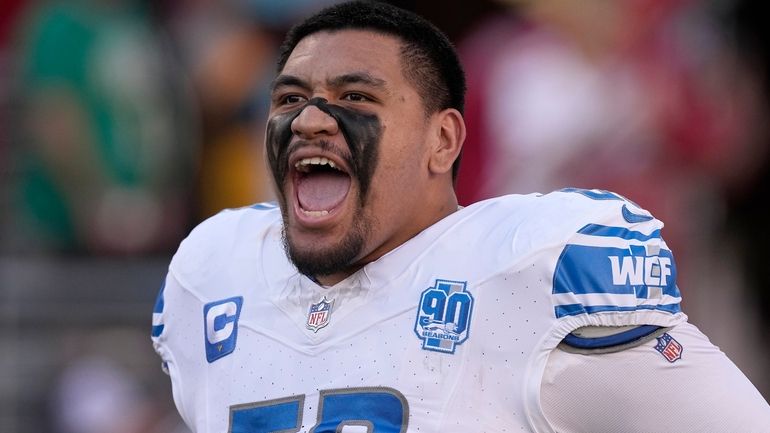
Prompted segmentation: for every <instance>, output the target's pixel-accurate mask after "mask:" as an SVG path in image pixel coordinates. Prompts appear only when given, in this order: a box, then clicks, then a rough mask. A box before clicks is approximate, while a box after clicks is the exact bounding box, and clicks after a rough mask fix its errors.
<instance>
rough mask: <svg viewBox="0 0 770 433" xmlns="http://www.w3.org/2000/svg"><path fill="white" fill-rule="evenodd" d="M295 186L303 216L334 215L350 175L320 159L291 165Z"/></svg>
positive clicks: (348, 188) (341, 200) (307, 158)
mask: <svg viewBox="0 0 770 433" xmlns="http://www.w3.org/2000/svg"><path fill="white" fill-rule="evenodd" d="M294 172H295V175H294V187H295V191H296V195H297V203H298V204H299V208H300V210H301V211H302V213H304V214H305V215H306V216H310V217H323V216H326V215H328V214H329V213H330V212H333V211H334V209H335V208H337V207H338V206H339V205H340V204H342V202H344V201H345V198H346V197H347V195H348V192H349V191H350V184H351V178H350V175H349V174H348V173H347V172H346V171H345V170H343V169H342V168H340V166H339V164H337V163H335V162H334V161H332V160H330V159H329V158H326V157H323V156H313V157H306V158H301V159H299V160H297V162H295V163H294Z"/></svg>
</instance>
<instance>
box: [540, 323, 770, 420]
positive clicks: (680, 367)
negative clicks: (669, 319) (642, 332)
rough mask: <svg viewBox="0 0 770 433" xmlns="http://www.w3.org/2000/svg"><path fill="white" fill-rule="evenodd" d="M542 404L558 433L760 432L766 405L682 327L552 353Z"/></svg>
mask: <svg viewBox="0 0 770 433" xmlns="http://www.w3.org/2000/svg"><path fill="white" fill-rule="evenodd" d="M541 403H542V407H543V411H544V413H545V416H546V418H547V420H548V422H549V424H550V428H551V429H552V430H551V431H558V432H563V433H578V432H591V433H605V432H606V433H614V432H620V431H622V432H627V433H648V432H681V433H709V432H713V433H717V432H745V433H761V432H767V431H768V428H770V406H768V403H767V402H766V401H765V399H764V398H763V397H762V395H761V394H760V393H759V392H758V391H757V389H756V388H755V387H754V386H753V385H752V384H751V382H750V381H749V380H748V379H747V378H746V376H745V375H744V374H743V373H742V372H741V371H740V370H739V369H738V367H736V366H735V365H734V364H733V363H732V362H731V361H730V360H729V359H728V358H727V356H726V355H725V354H724V353H722V352H721V351H720V350H719V348H718V347H716V346H714V345H713V344H712V343H711V342H710V341H709V340H708V338H707V337H706V336H705V335H703V334H702V333H701V332H700V331H699V330H698V329H697V328H696V327H695V326H693V325H691V324H689V323H682V324H680V325H677V326H675V327H674V328H672V329H670V330H668V331H667V332H666V333H664V334H661V335H660V336H658V337H657V339H653V340H651V341H648V342H647V343H644V344H642V345H639V346H636V347H633V348H630V349H626V350H623V351H619V352H614V353H605V354H591V355H585V354H577V353H570V352H565V351H562V350H558V349H557V350H554V351H553V352H551V354H550V355H549V358H548V363H547V365H546V370H545V375H544V377H543V381H542V389H541Z"/></svg>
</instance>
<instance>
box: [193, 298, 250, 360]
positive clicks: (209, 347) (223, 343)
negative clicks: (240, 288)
mask: <svg viewBox="0 0 770 433" xmlns="http://www.w3.org/2000/svg"><path fill="white" fill-rule="evenodd" d="M242 305H243V297H242V296H236V297H233V298H227V299H223V300H221V301H214V302H209V303H208V304H206V305H204V306H203V323H204V327H205V329H204V333H205V338H206V342H205V343H206V360H207V361H208V362H209V363H212V362H214V361H216V360H217V359H219V358H221V357H223V356H225V355H228V354H230V353H232V352H233V351H234V350H235V341H236V339H237V338H238V318H239V317H240V315H241V306H242Z"/></svg>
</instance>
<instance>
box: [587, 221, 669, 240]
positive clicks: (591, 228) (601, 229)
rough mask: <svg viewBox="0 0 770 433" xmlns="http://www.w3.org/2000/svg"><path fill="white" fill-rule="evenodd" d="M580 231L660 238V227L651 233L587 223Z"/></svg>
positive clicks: (609, 235)
mask: <svg viewBox="0 0 770 433" xmlns="http://www.w3.org/2000/svg"><path fill="white" fill-rule="evenodd" d="M578 233H580V234H584V235H591V236H604V237H613V238H620V239H626V240H632V239H633V240H637V241H649V240H650V239H660V229H658V230H655V231H653V232H652V233H650V234H649V235H645V234H644V233H642V232H638V231H635V230H629V229H627V228H624V227H610V226H603V225H600V224H587V225H586V226H585V227H583V228H582V229H580V230H578Z"/></svg>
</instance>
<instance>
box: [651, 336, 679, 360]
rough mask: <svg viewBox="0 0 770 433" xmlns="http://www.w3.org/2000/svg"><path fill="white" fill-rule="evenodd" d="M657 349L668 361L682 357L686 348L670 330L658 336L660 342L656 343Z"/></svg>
mask: <svg viewBox="0 0 770 433" xmlns="http://www.w3.org/2000/svg"><path fill="white" fill-rule="evenodd" d="M655 350H657V351H658V352H660V354H661V355H663V357H664V358H666V359H667V360H668V362H674V361H677V360H679V359H682V352H683V351H684V348H683V347H682V345H681V344H679V342H678V341H676V340H675V339H674V337H672V336H671V335H669V334H668V332H664V333H663V335H661V336H660V337H658V344H657V345H655Z"/></svg>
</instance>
